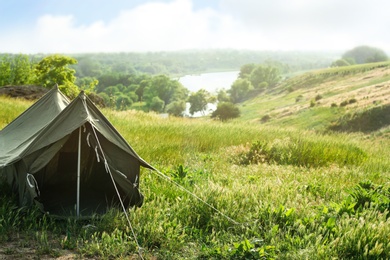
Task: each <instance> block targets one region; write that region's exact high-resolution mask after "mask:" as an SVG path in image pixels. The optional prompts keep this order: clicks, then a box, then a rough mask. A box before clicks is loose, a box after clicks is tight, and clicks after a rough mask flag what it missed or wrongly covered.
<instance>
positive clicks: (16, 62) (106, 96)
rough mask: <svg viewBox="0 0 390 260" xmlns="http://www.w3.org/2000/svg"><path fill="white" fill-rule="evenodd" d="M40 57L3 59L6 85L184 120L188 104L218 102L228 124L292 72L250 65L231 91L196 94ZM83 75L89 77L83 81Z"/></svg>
mask: <svg viewBox="0 0 390 260" xmlns="http://www.w3.org/2000/svg"><path fill="white" fill-rule="evenodd" d="M39 58H40V59H39ZM39 58H37V57H36V56H29V55H24V54H18V55H2V56H0V86H6V85H38V86H42V87H45V88H52V87H53V86H54V85H55V84H58V85H59V88H60V89H61V90H62V92H64V93H65V94H66V95H67V96H68V97H70V98H74V97H75V96H76V95H77V94H78V92H79V91H80V90H84V91H86V92H92V93H96V94H97V95H99V96H100V97H101V99H103V100H104V103H105V104H106V106H108V107H111V108H113V109H117V110H126V109H140V110H144V111H155V112H157V113H169V114H171V115H174V116H182V115H183V112H184V111H185V110H186V103H189V104H190V110H189V112H190V114H192V115H193V114H194V113H196V112H204V111H205V109H206V107H207V104H208V103H218V108H217V110H216V111H214V113H213V114H212V117H215V118H219V119H222V120H226V119H228V118H231V117H237V116H239V111H238V108H237V107H236V106H235V105H234V104H236V103H239V102H242V101H244V100H246V99H248V98H250V97H251V95H252V96H253V95H255V94H256V93H258V92H259V91H261V90H264V89H266V88H271V87H273V86H275V84H277V82H278V81H279V80H280V71H283V70H284V71H285V70H288V66H285V65H284V64H282V63H278V62H271V61H268V64H262V65H256V64H254V63H251V64H245V65H243V66H242V67H241V70H240V74H239V78H238V79H237V80H236V81H235V82H234V84H233V85H232V86H231V89H228V90H224V89H223V90H220V91H219V92H218V93H209V92H208V91H206V90H204V89H201V90H199V91H197V92H195V93H190V92H189V90H188V89H186V88H185V87H184V86H183V85H182V84H181V83H180V82H179V81H177V80H174V79H171V78H170V77H169V76H167V75H164V74H159V75H151V74H147V73H137V72H132V73H130V72H127V73H124V72H118V71H111V70H108V71H106V72H99V73H97V72H95V74H94V73H93V71H94V70H93V69H92V68H90V69H91V71H89V74H88V73H87V72H86V71H85V68H84V71H83V72H82V73H78V72H77V70H76V69H75V68H80V67H76V65H77V64H78V61H77V59H75V58H73V57H69V56H65V55H59V54H56V55H48V56H43V57H39ZM271 63H272V64H271ZM96 69H97V68H96ZM82 74H83V75H84V76H83V77H77V75H82ZM85 75H88V76H85ZM91 75H95V76H91Z"/></svg>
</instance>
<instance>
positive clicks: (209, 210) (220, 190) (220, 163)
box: [0, 67, 390, 259]
mask: <svg viewBox="0 0 390 260" xmlns="http://www.w3.org/2000/svg"><path fill="white" fill-rule="evenodd" d="M376 69H380V70H383V67H380V68H376ZM356 73H357V74H358V77H360V78H364V77H365V74H364V73H370V71H363V72H362V71H358V72H356ZM316 75H322V74H320V73H318V74H316ZM349 75H352V73H351V74H348V73H344V75H342V76H340V77H347V76H348V77H349ZM354 75H355V74H354ZM330 76H331V77H334V74H332V75H330ZM355 76H356V75H355ZM302 77H309V76H308V75H305V76H302ZM381 77H382V78H383V76H381ZM386 79H387V78H386ZM295 80H296V81H299V80H300V79H298V78H296V79H295ZM321 80H322V81H321V82H324V81H323V79H321ZM332 80H335V79H334V78H332ZM349 80H352V79H351V78H349ZM370 80H372V79H370ZM325 81H326V80H325ZM337 81H339V82H343V78H337ZM328 82H329V80H328ZM382 83H383V82H382ZM288 84H290V85H288V86H291V83H288ZM320 84H321V83H319V82H317V83H316V86H317V85H320ZM356 84H360V85H361V84H362V83H361V82H358V83H356ZM375 84H378V83H375ZM286 86H287V85H285V87H286ZM288 86H287V87H286V88H288ZM294 86H295V85H294ZM305 88H306V86H305ZM305 88H302V89H301V90H299V89H295V90H293V92H291V91H286V92H283V91H281V92H279V93H267V94H264V95H263V96H260V97H257V98H256V99H253V100H250V101H248V102H246V103H245V104H243V105H242V106H241V109H242V117H241V118H240V119H237V120H234V121H230V122H227V123H221V122H218V121H213V120H210V119H208V118H204V119H187V118H174V117H170V118H165V119H164V118H160V117H159V116H158V115H155V114H147V113H144V112H136V111H120V112H118V111H112V110H104V109H103V113H104V114H105V115H106V116H107V117H108V119H109V120H110V121H111V122H112V123H113V125H114V126H115V127H116V128H117V129H118V131H119V132H120V133H121V134H122V135H123V137H124V138H125V139H126V140H127V141H128V142H129V143H130V145H131V146H132V147H133V148H134V149H135V150H136V151H137V153H138V154H139V155H140V156H141V157H142V158H144V159H145V160H146V161H148V162H150V163H151V164H152V165H153V166H155V167H156V168H157V169H159V171H160V172H161V173H162V174H164V176H168V177H169V180H168V179H166V178H165V177H163V176H162V175H161V174H160V173H158V172H154V171H149V170H143V171H142V173H141V174H142V175H141V183H140V187H141V191H142V192H143V193H144V195H145V202H144V205H143V206H142V207H141V208H139V209H137V210H129V217H130V222H131V226H129V224H128V222H127V220H126V218H125V215H124V214H123V213H122V212H120V211H115V210H113V211H111V212H109V213H108V214H106V215H105V216H103V217H102V218H96V219H92V220H90V221H76V220H74V219H68V220H55V219H51V218H50V217H48V216H41V215H40V214H39V213H38V210H37V209H30V210H28V211H27V212H25V211H22V210H20V209H18V208H17V206H16V205H17V204H16V200H15V198H10V197H9V196H8V195H6V194H5V192H2V194H1V197H0V248H3V249H2V251H1V249H0V253H2V254H3V255H4V256H7V255H8V256H10V257H14V258H17V257H19V258H23V257H26V256H31V257H32V258H39V257H41V258H44V257H49V256H50V257H59V256H72V257H75V258H94V259H96V258H99V259H138V258H140V259H141V256H142V258H144V259H388V258H390V235H389V234H390V220H389V210H390V184H389V177H390V174H389V172H390V160H389V156H390V148H389V147H390V145H389V144H390V139H389V138H388V129H387V128H386V127H384V128H381V129H379V130H377V131H371V132H370V133H361V132H353V131H349V132H331V131H327V126H329V125H330V124H331V123H332V122H334V120H336V119H339V118H340V116H342V115H344V114H347V113H352V112H354V111H352V110H351V108H350V107H346V108H344V107H337V108H331V107H330V106H321V104H317V105H316V106H315V107H314V108H311V109H310V108H308V107H309V100H310V98H311V97H310V98H308V97H306V96H305V95H308V94H305V93H306V92H303V90H304V89H305ZM300 91H301V92H300ZM320 91H322V92H325V89H322V90H320ZM340 93H342V91H341V90H340ZM300 94H302V95H303V96H305V98H306V101H302V102H305V109H301V110H299V109H298V110H292V108H291V107H290V105H291V106H297V102H296V101H295V97H296V96H298V95H300ZM317 94H318V93H317ZM333 97H334V96H333ZM329 98H331V96H329ZM300 102H301V101H300ZM29 105H31V103H29V102H26V101H22V100H14V99H10V98H5V97H0V129H1V128H3V127H4V126H6V125H7V124H8V123H9V122H10V121H11V120H12V119H13V118H15V117H16V116H17V115H19V114H20V113H21V112H23V111H24V110H25V109H26V108H27V107H28V106H29ZM298 105H299V102H298ZM280 107H282V109H281V108H280ZM278 109H281V111H282V110H283V109H284V110H286V109H291V114H289V116H280V115H279V114H278V113H276V112H275V111H277V110H278ZM332 109H333V110H332ZM359 109H362V108H361V107H359V108H358V107H357V108H356V111H359ZM364 109H365V110H367V109H368V108H367V107H364ZM264 111H265V112H264ZM264 114H270V115H271V120H270V121H269V122H267V123H261V122H260V119H261V117H262V116H264ZM180 187H184V188H185V189H186V191H184V190H183V188H180ZM2 190H4V189H2ZM187 191H188V192H187ZM189 192H190V193H193V194H194V196H193V195H190V193H189ZM132 229H133V231H134V234H135V235H136V237H137V242H138V243H136V241H135V238H134V235H133V233H132ZM138 246H140V247H141V248H142V249H140V248H139V247H138ZM140 255H141V256H140Z"/></svg>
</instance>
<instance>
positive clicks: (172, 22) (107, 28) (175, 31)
mask: <svg viewBox="0 0 390 260" xmlns="http://www.w3.org/2000/svg"><path fill="white" fill-rule="evenodd" d="M76 22H77V23H76ZM241 31H242V28H240V27H237V24H236V23H235V21H233V20H232V19H231V18H230V17H229V16H228V15H221V14H219V13H217V12H216V11H215V10H213V9H211V8H202V9H198V10H196V11H195V10H194V9H193V6H192V2H191V1H190V0H175V1H173V2H169V3H162V2H154V3H146V4H143V5H140V6H138V7H135V8H133V9H130V10H123V11H121V12H120V13H119V14H118V16H117V17H115V18H113V19H112V20H110V21H108V22H103V21H96V22H93V23H91V24H80V22H79V21H76V18H75V17H74V16H73V15H67V16H54V15H44V16H41V17H39V19H38V20H37V22H36V24H35V27H34V28H33V29H32V30H29V31H24V32H22V33H20V32H19V34H15V35H14V37H15V38H18V37H19V40H20V42H21V41H22V38H25V39H26V41H24V44H25V47H22V46H21V45H17V46H16V45H15V46H14V47H16V48H24V50H26V51H28V52H33V53H35V52H50V53H52V52H68V53H69V52H120V51H159V50H180V49H194V48H226V47H236V48H237V47H239V46H242V44H243V41H242V40H243V39H242V37H241V36H242V32H241ZM27 39H29V40H28V41H27ZM8 47H12V46H8ZM11 51H17V50H16V49H15V48H13V50H11Z"/></svg>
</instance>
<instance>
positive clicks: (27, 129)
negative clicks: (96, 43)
mask: <svg viewBox="0 0 390 260" xmlns="http://www.w3.org/2000/svg"><path fill="white" fill-rule="evenodd" d="M140 166H143V167H145V168H149V169H154V168H153V167H152V166H151V165H150V164H148V163H147V162H146V161H144V160H143V159H142V158H141V157H139V156H138V155H137V153H136V152H135V151H134V150H133V149H132V148H131V146H130V145H129V144H128V143H127V142H126V140H125V139H124V138H123V137H122V136H121V135H120V134H119V133H118V131H117V130H116V129H115V128H114V127H113V126H112V124H111V123H110V122H109V121H108V120H107V118H105V117H104V115H103V114H102V113H101V112H100V111H99V109H98V108H97V107H96V106H95V105H94V104H93V103H92V102H91V100H90V99H89V98H88V97H87V96H86V95H85V94H84V93H83V92H81V93H80V95H79V96H78V97H77V98H75V99H74V100H73V101H72V102H69V100H68V99H67V98H66V97H65V96H64V95H63V94H62V93H61V92H60V91H59V90H58V88H57V87H55V88H53V89H52V90H50V91H49V92H48V93H47V94H46V95H45V96H43V97H42V98H41V99H39V100H38V101H37V102H36V103H35V104H33V105H32V106H31V107H30V108H29V109H27V110H26V111H25V112H24V113H22V114H21V115H20V116H19V117H18V118H16V119H15V120H14V121H12V122H11V123H10V124H9V125H7V126H6V127H5V128H4V129H2V130H1V131H0V181H1V180H3V181H7V182H8V184H9V185H10V186H11V188H12V190H13V191H14V192H15V193H16V194H17V195H18V198H19V204H20V206H21V207H24V206H31V205H32V204H34V203H36V204H37V205H39V207H40V208H41V209H42V210H43V211H45V212H48V213H50V214H55V215H77V216H89V215H91V214H93V213H104V212H105V211H106V210H107V209H109V208H111V207H112V206H115V205H121V204H122V205H123V206H124V207H131V206H141V205H142V202H143V195H142V194H141V193H140V191H139V188H138V185H139V174H140Z"/></svg>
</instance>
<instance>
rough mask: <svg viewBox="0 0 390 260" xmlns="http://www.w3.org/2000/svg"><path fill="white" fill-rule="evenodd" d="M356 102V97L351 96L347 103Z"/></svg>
mask: <svg viewBox="0 0 390 260" xmlns="http://www.w3.org/2000/svg"><path fill="white" fill-rule="evenodd" d="M356 102H357V99H356V98H351V99H350V100H349V101H348V103H349V104H353V103H356Z"/></svg>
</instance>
